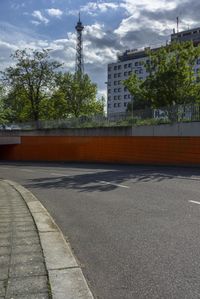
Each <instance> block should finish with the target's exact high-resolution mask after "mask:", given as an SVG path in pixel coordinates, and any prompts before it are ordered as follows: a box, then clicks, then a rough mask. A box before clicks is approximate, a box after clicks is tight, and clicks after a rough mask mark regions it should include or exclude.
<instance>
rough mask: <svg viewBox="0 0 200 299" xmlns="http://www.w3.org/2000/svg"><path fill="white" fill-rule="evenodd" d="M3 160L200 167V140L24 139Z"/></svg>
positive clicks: (1, 150)
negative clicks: (189, 165) (187, 165)
mask: <svg viewBox="0 0 200 299" xmlns="http://www.w3.org/2000/svg"><path fill="white" fill-rule="evenodd" d="M21 142H22V143H21V144H19V145H14V146H1V147H0V159H1V160H35V161H36V160H37V161H39V160H40V161H41V160H43V161H83V162H84V161H85V162H88V161H91V162H118V163H149V164H196V165H197V164H199V165H200V137H127V136H120V137H119V136H116V137H110V136H109V137H107V136H106V137H105V136H101V137H96V136H95V137H69V136H66V137H65V136H44V137H43V136H22V137H21Z"/></svg>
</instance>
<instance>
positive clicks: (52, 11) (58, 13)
mask: <svg viewBox="0 0 200 299" xmlns="http://www.w3.org/2000/svg"><path fill="white" fill-rule="evenodd" d="M46 11H47V13H48V15H49V16H50V17H56V18H60V17H61V16H62V14H63V12H62V11H61V10H60V9H58V8H49V9H46Z"/></svg>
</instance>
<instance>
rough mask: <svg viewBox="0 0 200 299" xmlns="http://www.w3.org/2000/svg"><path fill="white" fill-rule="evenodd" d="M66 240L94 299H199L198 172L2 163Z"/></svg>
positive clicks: (5, 174) (1, 171) (1, 172)
mask: <svg viewBox="0 0 200 299" xmlns="http://www.w3.org/2000/svg"><path fill="white" fill-rule="evenodd" d="M0 177H1V178H3V179H11V180H14V181H16V182H19V183H20V184H22V185H23V186H25V187H26V188H28V189H30V190H31V191H32V192H33V193H34V194H35V195H36V196H37V197H38V199H39V200H40V201H41V202H42V204H43V205H44V206H45V207H46V208H47V209H48V211H49V212H50V214H51V215H52V216H53V218H54V219H55V221H56V222H57V224H58V225H59V226H60V228H61V230H62V232H63V234H64V235H65V236H66V238H68V239H69V241H70V244H71V246H72V248H73V251H74V253H75V255H76V257H77V259H78V261H79V263H80V264H81V266H82V269H83V272H84V274H85V277H86V279H87V280H88V282H89V285H90V287H91V290H92V291H93V293H94V295H95V296H96V298H99V299H129V298H130V299H144V298H148V299H151V298H159V299H160V298H162V299H163V298H166V299H169V298H175V299H178V298H180V299H184V298H187V299H195V298H200V283H199V277H200V169H199V168H196V169H195V168H173V167H168V168H167V167H152V166H149V167H148V166H123V165H121V166H119V165H94V164H89V165H88V164H87V165H86V164H55V163H40V164H39V163H34V164H33V163H32V164H30V163H1V164H0Z"/></svg>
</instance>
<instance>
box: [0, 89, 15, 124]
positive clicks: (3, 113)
mask: <svg viewBox="0 0 200 299" xmlns="http://www.w3.org/2000/svg"><path fill="white" fill-rule="evenodd" d="M4 96H5V95H4V89H3V87H2V86H0V124H1V125H2V124H3V125H4V124H6V123H8V122H9V120H10V117H11V114H12V111H11V109H10V108H8V107H6V106H5V102H4Z"/></svg>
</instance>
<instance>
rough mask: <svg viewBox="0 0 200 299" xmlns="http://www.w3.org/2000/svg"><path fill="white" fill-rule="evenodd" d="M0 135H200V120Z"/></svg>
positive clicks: (11, 132)
mask: <svg viewBox="0 0 200 299" xmlns="http://www.w3.org/2000/svg"><path fill="white" fill-rule="evenodd" d="M0 136H200V122H190V123H176V124H166V125H155V126H138V127H135V126H133V127H130V126H127V127H107V128H106V127H103V128H85V129H53V130H37V131H34V130H33V131H18V130H16V131H3V130H2V131H0Z"/></svg>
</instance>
